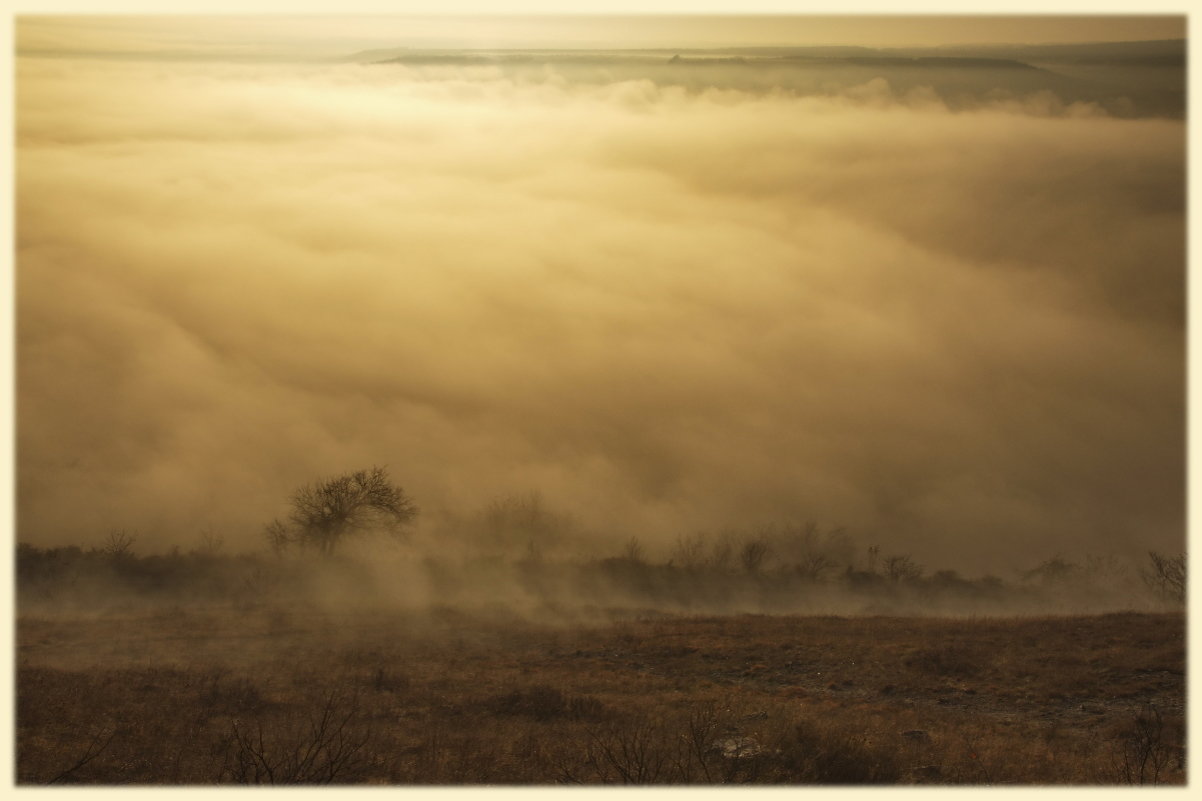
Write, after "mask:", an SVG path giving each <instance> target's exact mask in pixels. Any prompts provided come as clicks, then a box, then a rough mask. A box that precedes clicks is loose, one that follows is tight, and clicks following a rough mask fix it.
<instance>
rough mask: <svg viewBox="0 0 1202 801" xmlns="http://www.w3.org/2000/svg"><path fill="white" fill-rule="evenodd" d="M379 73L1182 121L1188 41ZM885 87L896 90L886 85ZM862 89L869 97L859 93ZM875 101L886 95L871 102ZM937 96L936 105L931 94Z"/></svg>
mask: <svg viewBox="0 0 1202 801" xmlns="http://www.w3.org/2000/svg"><path fill="white" fill-rule="evenodd" d="M346 61H349V62H350V63H359V64H363V65H367V66H371V67H375V66H380V67H381V68H386V67H387V66H389V65H391V66H394V67H401V68H409V69H414V70H418V71H420V70H426V69H430V70H446V69H450V70H454V69H465V70H470V69H476V68H481V67H487V68H490V69H498V70H502V71H504V72H505V73H507V75H508V76H509V77H511V78H517V79H526V80H532V81H535V82H541V81H543V80H546V78H547V71H548V70H550V71H554V72H556V73H558V75H559V76H560V77H561V78H563V79H565V80H566V81H568V83H570V84H575V85H593V86H596V85H609V84H615V83H621V82H624V81H651V82H653V83H655V84H657V85H659V86H678V87H683V88H685V89H686V90H689V91H693V92H705V91H708V90H710V89H719V90H733V91H738V92H744V93H748V94H749V95H753V96H761V95H764V94H771V93H774V92H779V91H783V92H785V93H786V94H791V95H797V96H813V95H817V96H827V95H829V94H831V93H832V92H835V93H839V92H843V91H851V92H852V93H853V94H857V93H859V94H863V92H864V91H866V90H869V89H871V88H872V87H876V89H880V90H886V91H887V93H888V94H890V95H891V96H892V97H894V98H902V99H903V102H904V98H906V97H907V96H908V95H910V93H911V92H914V93H915V95H914V96H915V97H919V96H921V97H926V98H928V99H929V100H933V101H936V102H937V103H939V104H942V105H943V106H945V107H947V108H948V109H950V110H974V109H979V108H987V107H990V106H991V105H993V104H996V103H998V102H1006V101H1015V100H1018V99H1028V100H1032V101H1033V102H1034V103H1035V105H1036V106H1042V105H1046V104H1047V103H1048V102H1051V103H1052V104H1053V105H1055V106H1056V107H1057V108H1069V107H1071V106H1073V104H1081V105H1080V106H1078V107H1077V108H1078V110H1081V109H1084V108H1089V109H1091V110H1092V111H1093V112H1102V113H1104V114H1107V115H1109V116H1113V117H1123V118H1139V117H1160V118H1172V119H1183V118H1184V117H1185V73H1186V70H1185V63H1186V44H1185V40H1182V39H1174V40H1165V41H1150V42H1106V43H1098V44H1071V45H990V46H947V47H927V48H879V49H874V48H870V47H739V48H716V49H687V48H686V49H680V50H670V49H631V50H612V49H607V50H602V49H580V50H569V49H540V50H533V49H532V50H516V49H471V50H467V49H458V50H453V49H430V50H425V49H405V48H396V49H384V50H366V51H363V52H360V53H357V54H355V55H353V56H350V57H348V58H347V59H346ZM882 81H883V82H884V84H887V86H885V85H884V84H882V83H881V82H882ZM857 87H861V88H859V89H858V88H857ZM869 93H870V94H873V96H875V95H876V94H879V92H875V93H874V92H871V91H870V92H869ZM932 93H933V94H932Z"/></svg>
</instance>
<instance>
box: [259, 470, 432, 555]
mask: <svg viewBox="0 0 1202 801" xmlns="http://www.w3.org/2000/svg"><path fill="white" fill-rule="evenodd" d="M417 512H418V509H417V506H416V505H415V504H414V503H413V501H412V500H410V499H409V497H408V496H407V495H406V494H405V491H404V490H403V489H401V488H400V487H398V486H396V485H395V484H393V483H392V480H391V479H390V478H389V477H388V471H387V470H385V469H384V468H382V467H373V468H372V469H371V470H359V471H357V472H355V473H348V474H346V475H342V476H338V477H336V478H331V479H326V480H324V481H318V482H317V483H315V484H309V485H306V486H303V487H301V488H300V489H298V490H297V491H296V492H295V493H294V494H293V496H292V514H291V515H290V516H289V519H290V521H291V524H292V525H291V526H287V525H285V524H283V523H281V522H280V521H278V520H276V521H273V522H272V523H270V524H268V526H267V536H268V540H269V541H270V542H271V544H272V545H273V547H278V546H280V545H282V544H284V543H300V544H303V545H309V546H312V547H314V548H316V549H317V550H318V551H319V552H320V553H322V554H324V555H326V556H328V555H330V554H332V553H333V552H334V549H335V548H336V547H337V546H338V543H339V542H341V541H342V540H343V538H345V537H346V536H348V535H351V534H355V533H359V532H362V531H364V530H366V529H370V528H376V529H380V530H385V531H389V532H392V533H399V532H400V531H401V530H402V527H403V526H404V525H405V524H406V523H408V522H409V521H411V520H412V519H413V518H415V517H416V516H417Z"/></svg>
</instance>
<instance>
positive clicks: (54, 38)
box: [18, 9, 1185, 57]
mask: <svg viewBox="0 0 1202 801" xmlns="http://www.w3.org/2000/svg"><path fill="white" fill-rule="evenodd" d="M302 10H303V9H302ZM162 23H163V20H162V18H161V17H142V18H130V17H125V18H118V19H114V18H113V17H111V16H99V17H98V16H92V17H75V18H74V19H64V18H50V19H47V18H43V19H34V18H30V19H27V20H23V21H22V24H21V26H20V40H19V41H18V45H19V47H20V48H21V50H23V51H50V52H54V51H63V50H67V51H71V50H78V51H96V52H122V51H124V52H136V53H142V54H151V53H153V54H158V55H160V56H162V55H169V54H172V53H181V52H187V53H193V54H194V53H198V52H205V53H208V54H210V55H222V56H229V55H238V54H242V55H249V54H252V53H255V54H260V55H264V54H266V55H274V56H278V57H284V56H296V55H300V54H304V53H312V52H316V53H323V54H331V55H340V54H344V53H345V52H346V51H347V50H355V49H367V48H372V47H428V48H443V47H452V48H455V47H473V48H560V47H624V48H632V47H722V46H732V45H751V46H788V45H796V44H807V45H844V44H848V43H854V44H857V45H862V46H867V47H909V46H923V47H934V46H939V45H946V44H1010V43H1023V44H1043V43H1068V42H1090V41H1134V40H1151V39H1181V38H1184V36H1185V22H1184V17H1182V16H1159V17H1148V16H1145V17H1125V16H1092V17H1086V18H1082V17H1081V16H1079V15H1075V16H1074V15H1060V16H1056V15H1043V16H1039V17H1031V16H1027V17H1015V16H1013V15H984V14H974V15H971V16H963V15H962V16H948V15H926V16H909V17H897V16H893V17H887V16H879V15H871V16H835V15H822V16H815V15H805V16H802V15H797V14H784V15H782V14H780V13H779V12H778V13H764V14H758V15H754V16H747V15H731V14H729V13H727V14H715V13H711V14H689V15H684V16H682V15H679V14H678V15H665V14H655V13H642V14H641V15H640V16H639V17H638V19H637V22H636V23H634V24H632V23H631V21H630V18H629V17H626V18H623V17H617V16H598V15H595V14H593V15H589V14H586V13H577V14H573V15H570V16H563V15H560V16H549V15H548V16H538V15H531V14H510V15H496V14H495V13H494V14H493V15H489V14H462V15H459V16H450V17H447V16H443V17H431V16H395V15H370V16H355V17H337V16H330V15H328V14H295V15H281V14H275V15H270V16H266V17H263V16H259V17H256V16H255V15H248V14H243V15H241V16H235V17H228V16H227V17H224V18H221V17H191V18H189V19H187V21H186V22H185V23H184V24H180V25H173V26H170V27H166V26H164V25H163V24H162Z"/></svg>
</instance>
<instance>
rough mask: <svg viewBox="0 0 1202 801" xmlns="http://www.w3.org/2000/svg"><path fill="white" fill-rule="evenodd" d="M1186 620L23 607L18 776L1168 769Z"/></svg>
mask: <svg viewBox="0 0 1202 801" xmlns="http://www.w3.org/2000/svg"><path fill="white" fill-rule="evenodd" d="M1184 627H1185V623H1184V616H1183V615H1182V614H1179V613H1163V614H1111V615H1101V616H1089V617H1045V618H1009V619H986V618H979V619H959V620H953V619H933V618H896V617H832V616H824V617H795V616H764V615H735V616H723V617H708V616H676V615H652V614H645V615H641V616H635V617H632V618H628V619H622V620H612V621H610V622H607V623H595V624H577V625H570V626H569V625H562V624H559V625H551V624H541V623H535V622H531V621H530V620H529V619H526V618H521V617H517V616H514V615H512V614H508V613H503V612H498V613H496V614H493V615H465V614H463V613H461V612H457V611H454V610H451V609H441V610H439V609H433V610H429V611H427V612H423V613H417V612H399V611H392V612H376V613H371V612H367V611H364V610H359V611H357V612H355V613H353V614H349V613H335V612H328V611H323V610H321V609H317V608H313V607H304V606H300V607H291V608H289V609H283V608H278V607H276V608H272V607H267V606H264V607H261V608H258V609H244V610H237V611H236V610H232V609H231V610H227V611H224V612H223V611H221V610H219V609H217V608H215V607H211V608H208V609H206V610H204V611H200V612H196V611H186V610H184V609H183V608H180V607H174V608H173V607H164V608H162V609H161V610H159V611H158V612H157V613H146V612H145V611H143V612H139V613H138V614H127V615H104V616H94V617H91V618H84V617H79V616H72V617H44V616H23V617H21V618H20V619H19V621H18V646H19V651H18V670H17V690H18V703H17V744H18V752H17V778H18V781H19V782H20V783H23V784H43V783H57V784H64V783H89V784H125V783H153V784H212V783H231V784H240V783H245V784H292V783H318V784H321V783H368V784H373V783H401V784H422V783H430V784H462V783H468V784H475V783H499V784H510V783H513V784H576V783H582V784H595V783H621V784H656V783H793V784H804V783H818V784H1014V783H1018V784H1041V785H1042V784H1161V783H1168V784H1181V783H1183V782H1184V780H1185V767H1184V764H1185V760H1184V742H1185V734H1184V717H1183V716H1184V710H1183V698H1184V661H1185V652H1184Z"/></svg>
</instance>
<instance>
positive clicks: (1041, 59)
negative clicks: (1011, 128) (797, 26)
mask: <svg viewBox="0 0 1202 801" xmlns="http://www.w3.org/2000/svg"><path fill="white" fill-rule="evenodd" d="M674 57H677V58H678V60H679V61H681V62H686V63H688V62H696V61H703V60H704V61H706V62H709V63H712V62H713V61H714V60H715V59H723V60H726V61H727V62H728V63H730V62H737V61H741V62H743V63H747V64H757V63H759V64H773V63H779V62H780V61H781V60H805V61H817V60H827V61H834V62H839V61H845V62H853V63H854V62H864V61H878V60H879V61H895V62H898V63H910V64H913V63H915V62H920V63H923V64H924V65H925V66H947V67H961V68H963V67H973V66H980V67H987V66H991V67H998V66H1002V65H1008V66H1020V67H1027V68H1030V67H1032V66H1034V65H1036V64H1039V63H1069V64H1107V63H1124V64H1144V65H1148V66H1180V67H1184V66H1185V64H1186V40H1184V39H1163V40H1154V41H1144V42H1097V43H1088V44H1047V45H946V46H941V47H922V48H913V47H909V48H872V47H859V46H838V47H832V46H823V47H726V48H686V49H675V50H674V49H670V48H655V49H623V50H610V49H606V50H594V49H587V50H586V49H581V50H566V49H558V50H548V49H523V50H508V49H495V50H446V49H431V50H424V49H414V48H390V49H374V50H364V51H361V52H358V53H355V54H353V55H351V56H348V57H347V59H346V60H348V61H359V62H413V63H423V62H442V63H456V62H458V63H470V62H473V61H490V62H509V63H521V62H530V61H541V62H555V61H577V62H579V61H581V60H587V61H601V60H614V59H623V60H626V61H631V60H641V61H647V62H650V63H654V62H656V61H660V60H668V59H672V58H674Z"/></svg>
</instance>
